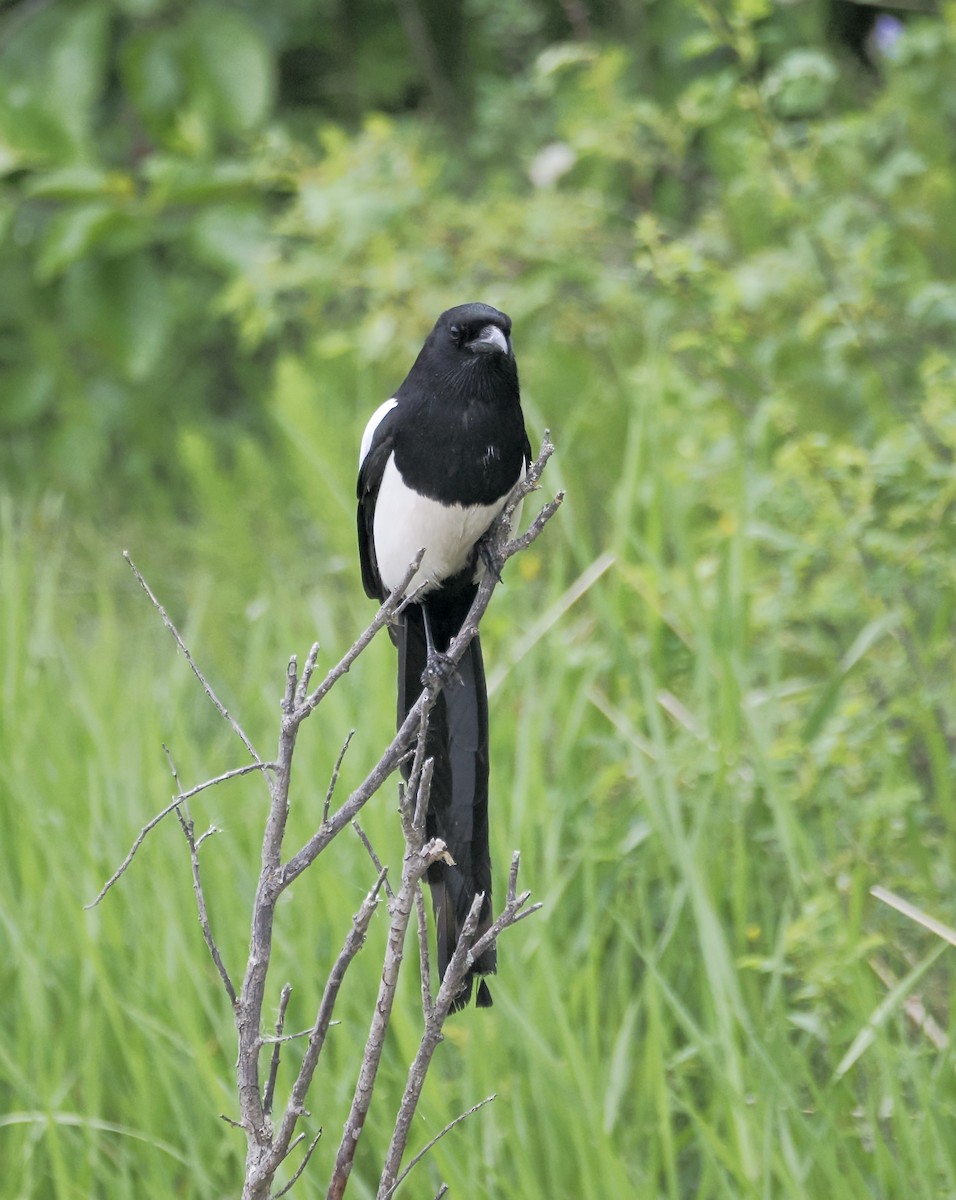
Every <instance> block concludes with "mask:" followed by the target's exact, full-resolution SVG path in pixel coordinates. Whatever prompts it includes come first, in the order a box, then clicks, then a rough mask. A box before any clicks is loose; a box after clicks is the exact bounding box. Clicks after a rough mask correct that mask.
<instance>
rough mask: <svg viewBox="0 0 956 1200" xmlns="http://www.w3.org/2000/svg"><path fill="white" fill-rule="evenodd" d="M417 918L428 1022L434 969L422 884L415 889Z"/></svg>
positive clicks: (423, 992)
mask: <svg viewBox="0 0 956 1200" xmlns="http://www.w3.org/2000/svg"><path fill="white" fill-rule="evenodd" d="M415 916H416V919H417V923H418V961H419V963H420V964H421V968H422V971H421V975H422V1015H423V1016H424V1017H425V1019H426V1020H427V1019H428V1014H429V1013H430V1012H431V1010H432V969H431V960H430V958H429V948H428V917H427V916H426V915H425V894H424V892H423V891H422V885H421V884H419V885H418V887H417V888H416V889H415Z"/></svg>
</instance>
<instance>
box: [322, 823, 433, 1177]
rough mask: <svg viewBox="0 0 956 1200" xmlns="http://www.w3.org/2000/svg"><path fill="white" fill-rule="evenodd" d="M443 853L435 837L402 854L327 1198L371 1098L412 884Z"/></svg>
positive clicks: (346, 1166) (347, 1162) (348, 1164)
mask: <svg viewBox="0 0 956 1200" xmlns="http://www.w3.org/2000/svg"><path fill="white" fill-rule="evenodd" d="M445 853H447V851H446V849H445V843H444V842H442V841H440V840H439V839H437V838H435V839H433V840H432V841H430V842H429V843H427V845H425V846H424V847H422V850H421V851H420V852H417V851H413V850H408V851H407V853H406V855H405V859H404V862H403V864H402V885H401V887H400V888H399V890H398V893H397V894H396V896H395V898H394V900H392V902H391V903H390V905H389V910H390V913H391V922H390V924H389V930H388V944H387V948H386V951H385V963H384V965H383V967H382V978H381V982H380V984H379V989H378V999H377V1000H376V1003H375V1008H374V1009H373V1010H372V1021H371V1025H370V1027H369V1032H368V1037H367V1038H366V1041H365V1052H364V1054H363V1056H362V1064H361V1066H360V1068H359V1076H358V1080H357V1082H356V1085H355V1094H354V1096H353V1098H352V1107H351V1109H350V1110H349V1115H348V1118H347V1119H346V1122H345V1128H344V1130H343V1131H342V1140H341V1142H340V1143H339V1148H338V1153H337V1154H336V1156H335V1167H334V1170H333V1173H332V1179H331V1181H330V1183H329V1189H328V1193H327V1200H341V1197H342V1195H343V1194H344V1192H345V1187H346V1184H347V1183H348V1179H349V1175H350V1174H351V1171H352V1163H353V1161H354V1158H355V1148H356V1146H357V1144H358V1140H359V1138H360V1137H361V1135H362V1130H363V1129H364V1127H365V1118H366V1116H367V1115H368V1110H369V1105H370V1104H371V1102H372V1092H373V1091H374V1088H375V1080H376V1077H377V1074H378V1067H379V1063H380V1062H381V1058H382V1051H383V1049H384V1046H385V1033H386V1030H387V1029H388V1023H389V1020H390V1018H391V1014H392V1004H393V1003H394V1000H395V993H396V990H397V986H398V973H399V969H400V967H401V963H402V957H403V952H404V943H405V932H406V930H407V928H408V920H409V917H410V916H411V910H412V903H413V899H414V894H415V888H416V886H417V884H418V882H419V880H420V879H421V878H422V876H423V875H424V874H425V872H426V871H427V870H428V868H429V866H430V865H431V864H432V863H433V862H436V861H437V860H438V859H439V858H440V857H441V856H442V855H443V854H445Z"/></svg>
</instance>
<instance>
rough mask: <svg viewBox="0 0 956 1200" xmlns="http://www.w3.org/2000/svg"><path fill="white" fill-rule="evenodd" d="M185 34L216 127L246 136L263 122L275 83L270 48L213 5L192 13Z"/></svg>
mask: <svg viewBox="0 0 956 1200" xmlns="http://www.w3.org/2000/svg"><path fill="white" fill-rule="evenodd" d="M182 32H183V37H184V39H185V41H186V43H187V44H188V45H189V48H190V65H191V70H192V74H193V78H194V81H195V85H196V88H197V90H198V91H199V92H200V93H201V94H202V95H203V96H204V97H205V99H206V101H207V103H208V105H209V107H210V109H211V112H212V115H213V116H214V118H215V120H216V123H217V124H218V125H220V126H222V127H223V128H224V129H226V130H228V131H229V132H231V133H242V132H244V131H246V130H248V129H251V128H253V127H254V126H255V125H258V124H259V123H260V122H261V121H263V120H264V119H265V117H266V116H267V115H268V113H269V110H270V108H271V105H272V99H273V93H274V87H275V81H274V78H273V66H272V57H271V55H270V53H269V48H268V46H267V45H266V43H265V41H264V40H263V38H262V37H261V36H260V35H259V32H258V31H257V30H256V28H255V26H254V25H252V23H251V22H249V21H248V20H246V18H245V17H242V16H240V15H239V13H237V12H234V11H232V10H230V9H226V8H221V7H219V6H218V5H211V4H210V5H202V6H200V7H198V8H196V9H194V10H192V11H191V12H190V13H189V15H188V17H187V19H186V21H185V22H184V25H183V30H182Z"/></svg>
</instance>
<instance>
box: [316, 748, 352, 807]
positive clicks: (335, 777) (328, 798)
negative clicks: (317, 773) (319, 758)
mask: <svg viewBox="0 0 956 1200" xmlns="http://www.w3.org/2000/svg"><path fill="white" fill-rule="evenodd" d="M353 737H355V730H354V729H350V730H349V732H348V736H347V737H346V739H345V741H344V742H343V743H342V749H341V750H340V751H339V756H338V758H337V759H336V760H335V766H334V767H333V768H332V777H331V779H330V780H329V787H328V791H327V792H326V793H325V803H324V804H323V805H322V820H323V821H327V820H328V819H329V809H330V808H331V807H332V796H333V794H334V792H335V785H336V784H337V783H338V781H339V771H341V770H342V763H343V761H344V759H345V754H346V751H347V750H348V748H349V743H350V742H351V741H352V738H353Z"/></svg>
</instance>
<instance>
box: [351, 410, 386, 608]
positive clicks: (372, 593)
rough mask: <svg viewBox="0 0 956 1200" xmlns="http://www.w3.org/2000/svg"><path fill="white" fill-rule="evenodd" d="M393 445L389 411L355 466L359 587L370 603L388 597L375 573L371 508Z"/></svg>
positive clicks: (373, 511) (373, 518) (373, 516)
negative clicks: (363, 589) (356, 474)
mask: <svg viewBox="0 0 956 1200" xmlns="http://www.w3.org/2000/svg"><path fill="white" fill-rule="evenodd" d="M394 441H395V409H394V408H393V409H391V410H390V411H389V412H387V413H386V414H385V416H384V417H382V419H381V421H379V423H378V425H377V426H376V429H375V432H374V434H373V436H372V444H371V445H370V446H369V449H368V452H367V454H366V455H365V457H364V458H363V459H362V462H361V463H360V464H359V474H358V485H357V487H356V494H357V496H358V514H357V520H358V545H359V561H360V562H361V564H362V584H363V586H364V588H365V594H366V596H369V597H371V599H373V600H384V599H385V597H386V596H387V595H388V591H387V589H386V588H385V585H384V584H383V583H382V577H381V575H380V574H379V571H378V560H377V558H376V556H375V536H374V531H373V524H374V521H375V505H376V503H377V501H378V493H379V489H380V488H381V486H382V476H383V474H384V473H385V464H386V463H387V462H388V459H389V455H390V454H391V453H392V450H393V448H394Z"/></svg>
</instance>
